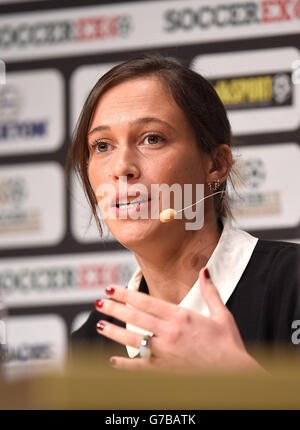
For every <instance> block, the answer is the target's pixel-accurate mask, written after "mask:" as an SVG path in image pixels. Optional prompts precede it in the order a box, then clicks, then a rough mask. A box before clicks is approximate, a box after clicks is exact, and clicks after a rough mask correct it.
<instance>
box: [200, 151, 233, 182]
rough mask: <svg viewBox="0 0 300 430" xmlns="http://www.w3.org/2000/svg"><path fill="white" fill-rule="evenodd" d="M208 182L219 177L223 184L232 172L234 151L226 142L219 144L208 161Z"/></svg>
mask: <svg viewBox="0 0 300 430" xmlns="http://www.w3.org/2000/svg"><path fill="white" fill-rule="evenodd" d="M207 167H208V169H207V174H206V182H207V183H209V182H214V181H216V180H217V179H219V180H220V183H221V184H222V183H223V182H224V181H225V180H226V179H227V176H228V175H229V173H230V170H231V167H232V152H231V149H230V147H229V146H228V145H226V144H225V143H224V144H222V145H218V146H217V147H216V148H215V149H214V150H213V152H212V154H211V158H210V160H209V162H208V166H207Z"/></svg>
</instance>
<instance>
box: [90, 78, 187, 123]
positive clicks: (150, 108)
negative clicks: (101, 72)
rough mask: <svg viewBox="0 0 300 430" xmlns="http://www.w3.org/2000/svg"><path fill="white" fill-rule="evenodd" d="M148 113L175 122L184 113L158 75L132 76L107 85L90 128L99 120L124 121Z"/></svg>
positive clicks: (181, 117) (182, 116) (181, 118)
mask: <svg viewBox="0 0 300 430" xmlns="http://www.w3.org/2000/svg"><path fill="white" fill-rule="evenodd" d="M149 114H151V116H158V117H160V118H161V119H162V117H164V119H168V120H172V121H175V122H176V121H180V120H181V121H182V120H184V116H185V115H184V113H183V111H182V110H181V109H180V108H179V106H178V105H177V103H176V102H175V100H174V98H173V96H172V94H171V92H170V90H169V89H168V87H167V85H166V84H165V83H164V81H163V80H162V79H159V78H158V77H156V76H147V77H140V78H134V79H130V80H127V81H125V82H122V83H120V84H118V85H116V86H114V87H112V88H110V89H108V90H107V91H106V92H105V93H104V94H103V95H102V96H101V97H100V99H99V100H98V103H97V105H96V109H95V112H94V116H93V120H92V121H91V128H92V127H93V126H95V124H96V122H97V123H99V121H101V122H121V121H126V120H132V119H134V118H138V117H143V116H145V115H146V116H149ZM97 125H98V124H97Z"/></svg>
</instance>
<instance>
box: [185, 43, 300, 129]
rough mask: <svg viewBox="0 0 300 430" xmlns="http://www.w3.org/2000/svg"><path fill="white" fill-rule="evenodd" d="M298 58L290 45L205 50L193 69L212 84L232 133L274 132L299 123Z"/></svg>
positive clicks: (299, 54)
mask: <svg viewBox="0 0 300 430" xmlns="http://www.w3.org/2000/svg"><path fill="white" fill-rule="evenodd" d="M299 58H300V53H299V50H298V49H296V48H293V47H283V48H272V49H258V50H253V51H252V50H248V51H241V52H228V53H225V54H223V53H221V54H220V53H219V54H208V55H200V56H198V57H196V58H195V59H194V61H193V69H194V70H195V71H196V72H198V73H201V74H203V75H204V76H205V77H206V78H207V79H209V80H210V81H211V83H212V84H213V86H214V88H215V90H216V91H217V93H218V95H219V96H220V98H221V100H222V101H223V103H224V104H225V107H226V109H227V112H228V118H229V121H230V124H231V127H232V131H233V134H234V135H243V134H253V133H268V132H269V133H274V132H280V131H284V130H295V129H297V128H298V127H299V124H300V117H299V109H300V86H299V85H295V84H294V82H297V79H298V77H299V76H300V74H299V70H298V61H299V64H300V60H299ZM299 69H300V66H299ZM298 75H299V76H298Z"/></svg>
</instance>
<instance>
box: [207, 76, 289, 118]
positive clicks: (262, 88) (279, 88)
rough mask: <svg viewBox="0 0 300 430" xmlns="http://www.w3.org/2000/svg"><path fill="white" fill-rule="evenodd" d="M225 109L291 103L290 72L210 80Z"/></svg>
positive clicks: (277, 105) (278, 105)
mask: <svg viewBox="0 0 300 430" xmlns="http://www.w3.org/2000/svg"><path fill="white" fill-rule="evenodd" d="M211 83H212V84H213V86H214V88H215V90H216V92H217V93H218V95H219V97H220V99H221V100H222V102H223V103H224V105H225V107H226V109H227V110H234V109H239V110H243V109H254V108H255V109H257V108H266V107H273V108H274V107H281V106H292V105H293V92H292V73H291V72H286V73H273V74H271V73H269V74H262V75H256V76H249V75H248V76H239V77H234V78H221V79H213V80H211Z"/></svg>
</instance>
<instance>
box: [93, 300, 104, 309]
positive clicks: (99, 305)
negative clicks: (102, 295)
mask: <svg viewBox="0 0 300 430" xmlns="http://www.w3.org/2000/svg"><path fill="white" fill-rule="evenodd" d="M103 305H104V303H103V301H102V300H97V301H96V303H95V306H96V308H102V306H103Z"/></svg>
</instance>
